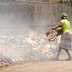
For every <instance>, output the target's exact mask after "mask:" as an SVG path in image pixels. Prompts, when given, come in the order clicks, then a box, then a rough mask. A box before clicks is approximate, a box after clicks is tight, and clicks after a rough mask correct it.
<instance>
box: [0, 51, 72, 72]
mask: <svg viewBox="0 0 72 72" xmlns="http://www.w3.org/2000/svg"><path fill="white" fill-rule="evenodd" d="M71 55H72V52H71ZM65 58H67V55H66V53H65V54H63V55H61V56H60V59H65ZM0 72H72V60H71V61H43V62H41V61H40V62H30V63H24V64H20V65H14V66H10V67H8V68H5V69H1V70H0Z"/></svg>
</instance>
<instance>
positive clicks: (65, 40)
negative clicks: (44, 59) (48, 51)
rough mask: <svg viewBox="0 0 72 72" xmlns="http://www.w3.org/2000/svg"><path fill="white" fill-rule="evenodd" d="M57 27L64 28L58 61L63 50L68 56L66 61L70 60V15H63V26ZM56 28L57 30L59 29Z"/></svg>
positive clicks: (71, 35)
mask: <svg viewBox="0 0 72 72" xmlns="http://www.w3.org/2000/svg"><path fill="white" fill-rule="evenodd" d="M57 27H62V29H63V33H62V35H61V41H60V44H59V49H58V53H57V57H56V58H57V60H59V55H60V52H61V50H62V49H64V50H65V51H66V53H67V55H68V58H67V59H66V60H70V59H71V55H70V53H69V49H71V37H72V33H71V30H70V22H69V20H68V15H67V14H66V13H62V15H61V24H60V26H57ZM57 27H56V28H57Z"/></svg>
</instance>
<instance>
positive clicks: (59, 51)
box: [57, 48, 71, 58]
mask: <svg viewBox="0 0 72 72" xmlns="http://www.w3.org/2000/svg"><path fill="white" fill-rule="evenodd" d="M62 49H64V50H65V51H66V53H67V55H68V58H71V55H70V53H69V50H68V49H65V48H59V49H58V54H57V58H59V55H60V53H61V50H62Z"/></svg>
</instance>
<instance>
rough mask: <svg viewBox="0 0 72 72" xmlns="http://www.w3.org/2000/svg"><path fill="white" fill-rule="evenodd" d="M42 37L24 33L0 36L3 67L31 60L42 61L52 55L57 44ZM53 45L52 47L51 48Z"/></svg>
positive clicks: (0, 57) (0, 56)
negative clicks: (50, 42)
mask: <svg viewBox="0 0 72 72" xmlns="http://www.w3.org/2000/svg"><path fill="white" fill-rule="evenodd" d="M48 43H49V42H48V40H46V39H44V38H34V37H32V36H31V37H29V36H24V35H22V34H21V35H20V34H19V35H14V36H12V35H11V36H9V35H2V36H0V53H1V54H2V55H0V62H1V67H2V68H5V67H7V66H9V65H12V64H20V63H25V62H31V61H44V60H48V59H49V58H51V57H53V55H54V51H55V48H56V47H57V46H55V45H53V44H48ZM53 46H54V48H52V47H53Z"/></svg>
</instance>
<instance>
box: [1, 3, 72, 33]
mask: <svg viewBox="0 0 72 72" xmlns="http://www.w3.org/2000/svg"><path fill="white" fill-rule="evenodd" d="M62 12H66V13H67V14H68V16H69V20H70V21H71V24H72V18H71V16H72V7H70V6H67V5H63V4H58V3H57V4H56V3H42V2H0V29H1V32H5V31H10V30H11V31H14V30H15V31H16V30H17V31H18V30H21V31H23V30H24V29H26V30H28V29H33V30H35V31H37V32H38V31H40V33H45V32H46V31H48V27H49V28H51V27H53V26H56V25H58V24H60V16H61V13H62Z"/></svg>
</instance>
